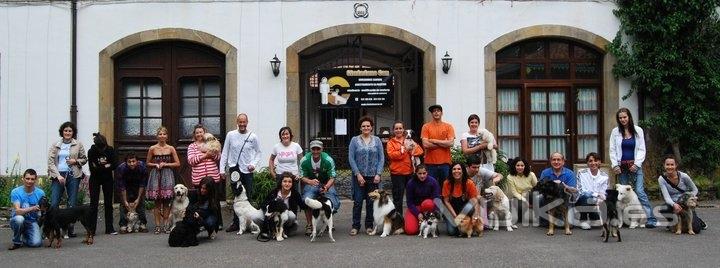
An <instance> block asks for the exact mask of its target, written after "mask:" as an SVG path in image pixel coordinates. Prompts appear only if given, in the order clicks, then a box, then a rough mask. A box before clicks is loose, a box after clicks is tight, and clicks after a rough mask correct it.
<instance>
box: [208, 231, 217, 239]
mask: <svg viewBox="0 0 720 268" xmlns="http://www.w3.org/2000/svg"><path fill="white" fill-rule="evenodd" d="M215 236H217V232H212V233H211V234H210V240H215Z"/></svg>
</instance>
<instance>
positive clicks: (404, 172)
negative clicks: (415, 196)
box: [386, 121, 423, 211]
mask: <svg viewBox="0 0 720 268" xmlns="http://www.w3.org/2000/svg"><path fill="white" fill-rule="evenodd" d="M393 133H394V134H395V136H394V137H393V138H392V139H390V140H389V141H388V143H387V148H386V151H387V155H388V159H390V179H391V181H392V197H393V203H394V204H395V210H396V211H403V210H402V203H403V202H402V200H403V196H404V195H405V186H406V185H407V183H408V181H409V180H410V178H412V175H413V169H414V164H413V156H414V157H419V156H421V155H422V154H423V149H422V147H420V146H418V145H417V144H416V143H415V141H413V140H412V139H407V140H406V139H405V126H403V122H402V121H397V122H395V124H394V125H393Z"/></svg>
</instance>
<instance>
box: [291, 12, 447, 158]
mask: <svg viewBox="0 0 720 268" xmlns="http://www.w3.org/2000/svg"><path fill="white" fill-rule="evenodd" d="M357 38H360V39H361V40H362V41H361V42H362V44H363V45H362V47H363V48H369V47H373V48H374V49H371V50H375V51H369V49H359V50H358V41H356V39H357ZM330 40H332V41H330ZM376 41H380V42H381V43H379V44H378V43H376ZM384 43H388V44H391V43H392V44H398V45H400V46H402V47H405V48H408V49H406V51H402V52H398V51H394V50H393V51H390V52H388V51H384V48H383V47H382V44H384ZM353 46H355V48H353ZM353 49H354V50H356V51H362V52H361V53H363V55H362V56H361V57H357V56H355V57H353V56H347V55H348V53H343V51H345V52H347V50H353ZM319 50H326V51H335V52H334V53H327V55H331V56H324V57H323V56H320V57H313V54H317V53H313V51H315V52H317V51H319ZM408 50H409V51H408ZM411 51H412V53H411ZM415 52H417V55H415ZM388 53H390V54H391V55H390V54H388ZM321 54H324V53H321ZM342 54H344V55H346V56H340V55H342ZM351 54H352V53H351ZM383 54H386V55H385V56H382V55H383ZM318 55H319V54H318ZM332 55H334V56H332ZM356 55H357V54H356ZM373 55H374V56H373ZM398 55H405V56H406V57H407V58H404V59H403V57H402V56H398ZM286 57H287V68H286V71H287V79H286V84H287V125H288V126H290V127H291V128H292V129H298V130H300V131H298V132H299V133H303V134H304V135H298V136H300V137H299V139H298V142H300V143H301V144H304V145H307V142H308V140H309V139H310V138H312V137H313V136H317V131H314V130H310V129H309V128H308V130H307V131H306V129H305V128H306V126H305V125H304V124H305V123H303V119H302V117H303V116H301V114H303V113H304V112H306V110H305V109H306V108H308V109H315V110H320V109H317V107H315V108H313V107H312V105H313V104H311V103H310V104H308V103H307V102H306V101H303V99H308V98H306V96H303V94H304V93H303V92H310V91H308V90H309V89H310V88H311V87H310V85H311V83H310V82H311V81H312V80H311V77H312V71H313V66H315V67H317V68H318V69H320V68H328V69H332V68H334V67H343V66H345V67H348V66H353V67H373V66H381V67H382V66H385V67H392V66H403V65H408V66H409V65H410V64H402V63H399V62H402V61H411V62H412V63H411V64H415V65H418V67H419V68H417V69H416V70H414V72H416V73H415V75H417V77H418V78H416V79H417V87H418V90H419V91H416V92H418V93H419V94H420V96H419V97H418V96H416V97H415V99H414V100H415V101H410V100H403V101H402V105H403V107H410V106H411V105H417V106H418V107H428V106H429V105H431V104H434V103H435V102H436V97H435V74H436V67H435V65H436V61H435V46H434V45H432V44H431V43H430V42H428V41H427V40H425V39H423V38H422V37H419V36H417V35H415V34H413V33H411V32H408V31H406V30H403V29H400V28H397V27H393V26H389V25H382V24H374V23H355V24H344V25H337V26H332V27H328V28H325V29H322V30H319V31H316V32H313V33H311V34H309V35H307V36H305V37H303V38H301V39H299V40H298V41H296V42H294V43H293V44H292V45H290V46H289V47H288V48H287V50H286ZM333 57H334V58H333ZM313 58H314V59H313ZM353 58H354V60H357V59H358V58H362V59H363V60H362V64H358V63H360V61H354V60H353ZM388 58H390V59H394V60H389V61H388ZM342 59H347V60H349V61H346V62H343V60H342ZM398 59H400V60H399V61H398ZM345 63H351V64H345ZM406 80H407V78H404V79H402V81H406ZM398 83H400V84H402V83H404V82H398ZM405 85H407V83H405ZM401 87H402V86H401ZM403 88H404V87H403ZM306 89H308V90H306ZM405 96H410V93H408V94H406V95H405ZM402 98H403V97H401V98H397V97H396V98H395V102H397V101H398V100H400V99H402ZM411 103H412V104H411ZM393 109H398V107H395V105H394V106H393ZM408 109H409V110H410V111H409V114H407V115H402V116H401V117H399V118H398V119H403V120H406V121H407V120H409V121H419V122H422V121H424V120H427V119H428V118H429V114H428V113H426V112H422V110H423V109H422V108H420V110H421V111H415V109H414V108H408ZM393 113H394V112H393ZM357 114H361V113H357ZM411 114H414V115H413V116H416V117H418V118H422V119H420V120H418V119H412V118H411V117H410V116H411ZM353 116H355V115H354V114H353ZM405 116H408V117H410V118H411V119H404V118H405ZM347 126H348V130H351V129H357V126H355V125H352V124H350V123H347ZM379 127H382V126H378V125H377V124H376V130H379ZM413 127H415V128H419V127H420V126H413ZM320 130H322V128H321V129H320ZM306 132H307V134H305V133H306ZM310 132H315V133H310ZM321 132H322V131H321ZM349 135H351V133H348V136H349ZM342 155H347V152H344V153H342ZM337 162H340V161H336V163H337ZM345 162H347V161H345Z"/></svg>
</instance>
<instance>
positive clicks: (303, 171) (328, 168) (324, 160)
mask: <svg viewBox="0 0 720 268" xmlns="http://www.w3.org/2000/svg"><path fill="white" fill-rule="evenodd" d="M335 176H336V173H335V161H334V160H333V159H332V157H330V155H329V154H327V153H325V152H323V143H322V141H319V140H314V141H311V142H310V152H309V153H307V154H305V156H304V157H303V158H302V160H300V177H301V178H302V182H303V183H304V184H305V186H304V187H303V193H302V200H303V202H305V198H310V199H315V198H317V195H318V194H320V193H324V194H325V197H327V198H328V199H330V202H331V203H332V208H333V213H335V212H337V211H338V209H340V199H338V196H337V191H335ZM305 218H306V219H307V223H308V224H307V225H306V226H305V235H310V234H312V225H311V224H312V211H311V210H309V209H307V210H305Z"/></svg>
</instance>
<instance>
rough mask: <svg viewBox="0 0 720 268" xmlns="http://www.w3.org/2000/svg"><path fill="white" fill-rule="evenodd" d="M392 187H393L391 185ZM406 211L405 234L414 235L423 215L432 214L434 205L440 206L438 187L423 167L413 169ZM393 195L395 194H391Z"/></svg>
mask: <svg viewBox="0 0 720 268" xmlns="http://www.w3.org/2000/svg"><path fill="white" fill-rule="evenodd" d="M393 187H395V186H394V185H393ZM406 189H407V207H408V208H407V210H405V216H404V217H405V233H406V234H407V235H416V234H418V232H420V230H419V229H418V227H419V224H420V222H421V221H422V220H423V213H427V212H434V211H435V210H436V206H435V204H436V203H437V204H442V201H441V200H440V185H438V182H437V180H435V178H433V177H430V176H429V175H428V172H427V168H426V167H425V165H423V164H420V165H417V166H416V167H415V176H413V178H412V179H410V181H408V184H407V188H406ZM393 195H395V194H393Z"/></svg>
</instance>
